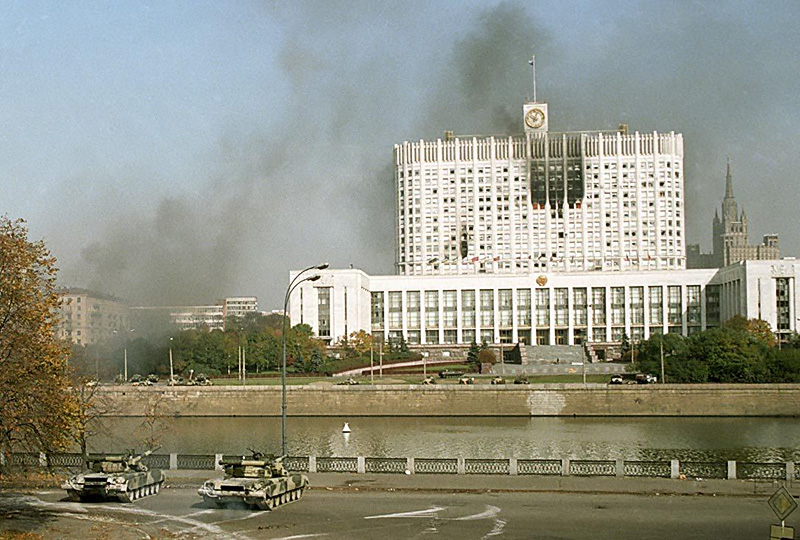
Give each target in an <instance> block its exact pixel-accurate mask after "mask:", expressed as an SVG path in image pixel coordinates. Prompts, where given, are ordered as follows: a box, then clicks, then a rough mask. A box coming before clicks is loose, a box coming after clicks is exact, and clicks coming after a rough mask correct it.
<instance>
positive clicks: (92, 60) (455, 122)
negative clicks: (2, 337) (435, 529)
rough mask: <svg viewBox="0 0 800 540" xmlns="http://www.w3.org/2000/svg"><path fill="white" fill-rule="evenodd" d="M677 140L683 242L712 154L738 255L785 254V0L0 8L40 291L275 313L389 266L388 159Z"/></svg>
mask: <svg viewBox="0 0 800 540" xmlns="http://www.w3.org/2000/svg"><path fill="white" fill-rule="evenodd" d="M534 49H535V50H536V54H537V70H538V81H537V86H538V88H537V90H538V97H539V99H541V100H545V101H548V103H549V104H550V115H551V124H550V125H551V129H553V130H579V129H613V128H615V127H616V126H617V125H618V124H619V123H620V122H626V123H628V124H629V125H630V128H631V129H632V130H640V131H653V130H658V131H677V132H681V133H683V134H684V137H685V148H686V158H685V167H686V179H687V187H686V197H687V201H688V212H689V219H688V224H687V229H688V236H689V241H690V242H701V243H702V244H703V245H704V247H705V248H706V249H709V246H710V240H711V238H710V237H711V231H710V222H711V218H712V217H713V215H714V207H715V206H717V205H718V204H719V202H720V200H721V197H722V195H723V193H724V173H725V160H726V157H727V156H730V158H731V163H732V167H733V173H734V182H735V193H736V197H737V200H738V201H739V204H740V206H744V208H745V209H746V210H747V212H748V214H749V217H750V223H751V228H750V232H751V241H753V242H755V241H759V240H760V236H761V235H762V234H764V233H768V232H777V233H779V234H780V239H781V245H782V248H783V251H784V253H785V254H788V255H794V254H796V253H798V252H799V251H800V237H799V236H798V235H797V234H796V233H797V231H798V226H797V217H798V216H797V214H798V210H797V209H798V208H800V189H798V187H797V185H798V170H800V153H799V152H798V148H800V3H798V2H796V1H783V2H779V1H765V2H752V1H749V0H747V1H736V2H726V1H707V2H705V1H674V2H669V1H649V2H644V1H642V2H639V1H614V2H611V1H608V2H601V1H596V2H588V1H586V2H583V1H581V2H578V1H564V0H552V1H528V2H514V1H509V2H497V1H486V0H480V1H478V0H475V1H459V2H447V1H436V2H415V1H403V2H380V1H377V0H372V1H363V2H334V1H330V0H326V1H319V2H316V1H313V2H312V1H308V2H303V1H292V2H254V1H253V2H245V1H241V2H237V1H226V2H202V1H196V0H195V1H191V2H177V1H175V2H153V3H150V4H148V3H140V2H107V3H91V2H63V1H53V2H37V1H27V0H26V1H18V2H14V1H5V2H2V3H0V213H6V214H8V215H9V216H10V217H12V218H16V217H23V218H25V219H27V220H28V222H29V227H30V230H31V233H32V236H34V237H36V238H40V237H43V238H44V239H45V240H46V242H47V243H48V245H49V247H50V248H51V250H52V251H53V253H54V254H55V255H56V256H57V257H58V259H59V266H60V267H61V269H62V270H61V282H62V283H63V284H65V285H74V286H86V287H92V288H95V289H99V290H101V291H103V292H106V293H110V294H116V295H118V296H122V297H125V298H128V299H130V300H131V301H132V302H134V303H151V304H164V303H190V302H191V303H200V302H211V301H214V300H215V299H216V298H218V297H222V296H226V295H234V294H255V295H258V296H259V299H260V304H261V307H262V308H264V309H270V308H278V307H280V303H281V300H282V297H283V291H284V290H285V285H286V282H287V276H288V272H289V270H290V269H292V268H298V267H302V266H306V265H308V264H312V263H315V262H317V261H323V260H327V261H330V262H331V264H332V265H333V266H334V267H347V266H348V265H349V264H350V263H352V264H353V265H355V266H356V267H360V268H363V269H364V270H366V271H368V272H371V273H391V272H392V267H393V262H394V258H393V245H394V239H393V238H394V237H393V224H394V218H393V204H394V199H393V179H392V175H391V157H392V144H394V143H398V142H402V141H404V140H417V139H420V138H433V137H437V136H441V134H442V132H443V131H444V130H445V129H454V130H455V131H456V132H457V133H462V134H465V133H466V134H493V133H507V132H509V131H512V132H520V131H521V130H522V124H521V119H520V116H521V107H522V101H523V100H524V98H525V97H526V96H527V95H529V94H530V93H531V83H530V71H529V66H528V64H527V59H528V58H529V57H530V55H531V53H532V51H533V50H534Z"/></svg>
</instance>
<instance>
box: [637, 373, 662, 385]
mask: <svg viewBox="0 0 800 540" xmlns="http://www.w3.org/2000/svg"><path fill="white" fill-rule="evenodd" d="M657 382H658V377H656V376H655V375H650V374H649V373H639V374H637V375H636V384H655V383H657Z"/></svg>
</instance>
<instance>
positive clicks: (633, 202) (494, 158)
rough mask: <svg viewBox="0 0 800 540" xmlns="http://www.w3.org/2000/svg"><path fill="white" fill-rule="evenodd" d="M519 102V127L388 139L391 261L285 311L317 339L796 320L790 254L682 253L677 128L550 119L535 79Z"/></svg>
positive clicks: (546, 338)
mask: <svg viewBox="0 0 800 540" xmlns="http://www.w3.org/2000/svg"><path fill="white" fill-rule="evenodd" d="M521 112H522V115H521V124H522V126H521V127H522V133H519V134H512V135H497V136H493V137H472V136H456V135H455V134H453V133H452V132H445V136H444V138H443V139H437V140H435V141H424V140H420V141H418V142H404V143H402V144H398V145H395V147H394V156H393V157H394V183H395V188H396V205H397V206H396V213H395V225H396V254H395V263H396V275H391V276H372V275H368V274H366V273H365V272H363V271H361V270H358V269H344V270H326V271H324V272H321V273H320V277H319V279H317V280H314V281H306V282H301V285H300V286H299V287H298V288H297V290H296V292H295V293H294V295H293V296H292V297H291V299H290V313H291V321H292V324H293V325H294V324H299V323H305V324H309V325H310V326H311V327H312V328H313V330H314V332H315V333H316V334H317V336H318V337H320V338H321V339H323V340H325V341H327V342H329V343H335V342H337V341H339V340H341V339H342V338H343V337H345V336H348V335H350V334H351V333H352V332H354V331H358V330H365V331H367V332H370V333H372V334H373V335H376V336H380V337H382V338H383V339H384V340H386V341H395V342H397V341H399V340H405V341H406V342H407V343H408V344H409V345H412V346H417V345H419V346H423V347H433V346H442V347H450V346H457V347H465V346H467V345H469V344H470V343H472V342H478V343H480V342H486V343H524V344H527V345H531V346H536V345H583V346H585V347H587V348H589V349H591V350H593V351H603V350H605V351H609V350H612V349H613V348H614V347H615V346H616V345H615V344H619V343H620V342H622V341H624V339H625V338H626V336H627V338H628V339H630V340H632V341H640V340H642V339H647V338H649V337H650V336H652V335H654V334H664V333H677V334H682V335H691V334H694V333H696V332H700V331H702V330H706V329H708V328H714V327H718V326H720V325H721V324H723V323H724V322H725V321H726V320H728V319H730V318H731V317H734V316H736V315H741V316H744V317H747V318H759V319H763V320H765V321H767V322H768V323H769V324H770V325H771V327H772V329H773V330H774V331H775V332H776V333H778V334H779V335H780V336H782V338H783V339H786V338H787V337H788V336H790V335H791V333H792V332H794V331H796V330H797V329H798V328H799V327H800V318H799V317H797V314H798V313H800V283H799V282H798V278H800V261H797V260H795V259H793V258H786V259H782V260H758V261H742V262H736V263H734V264H730V265H728V266H725V267H723V268H699V269H687V268H686V253H687V249H686V235H685V223H686V214H685V212H686V209H685V204H684V189H685V178H684V170H683V137H682V136H681V135H680V134H676V133H672V132H670V133H639V132H633V133H629V132H628V128H627V126H625V125H622V126H620V128H619V129H618V130H617V131H578V132H566V133H564V132H562V133H556V132H551V131H550V129H549V128H550V114H549V110H548V107H547V104H546V103H543V102H539V101H537V100H536V98H535V83H534V99H533V100H532V101H528V102H526V103H524V104H523V108H522V111H521ZM774 253H775V254H776V256H777V250H776V251H775V252H774ZM297 276H298V272H291V273H290V278H291V279H294V278H296V277H297Z"/></svg>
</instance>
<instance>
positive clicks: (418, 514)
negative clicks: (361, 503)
mask: <svg viewBox="0 0 800 540" xmlns="http://www.w3.org/2000/svg"><path fill="white" fill-rule="evenodd" d="M446 508H447V507H442V506H434V507H433V508H428V509H427V510H415V511H413V512H400V513H398V514H382V515H380V516H365V517H364V519H383V518H430V517H437V514H438V512H441V511H442V510H445V509H446Z"/></svg>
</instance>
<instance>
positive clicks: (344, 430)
mask: <svg viewBox="0 0 800 540" xmlns="http://www.w3.org/2000/svg"><path fill="white" fill-rule="evenodd" d="M342 433H350V424H348V423H347V422H345V423H344V427H343V428H342Z"/></svg>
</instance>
